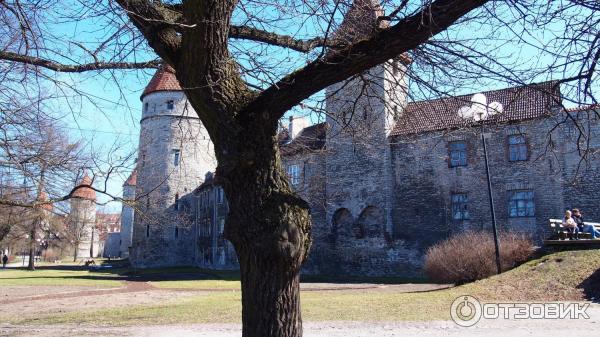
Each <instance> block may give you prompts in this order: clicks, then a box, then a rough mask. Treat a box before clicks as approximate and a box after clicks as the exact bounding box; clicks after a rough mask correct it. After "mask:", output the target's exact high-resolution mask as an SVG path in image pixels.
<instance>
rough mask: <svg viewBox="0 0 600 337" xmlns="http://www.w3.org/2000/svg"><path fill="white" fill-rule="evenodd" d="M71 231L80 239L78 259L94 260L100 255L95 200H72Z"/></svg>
mask: <svg viewBox="0 0 600 337" xmlns="http://www.w3.org/2000/svg"><path fill="white" fill-rule="evenodd" d="M69 225H70V226H71V230H72V232H73V233H75V234H76V235H77V236H78V237H79V244H78V247H77V258H78V259H83V258H93V257H96V255H97V254H98V253H99V245H98V241H99V235H98V231H97V230H96V228H95V227H96V203H95V201H94V200H89V199H82V198H72V199H71V211H70V213H69Z"/></svg>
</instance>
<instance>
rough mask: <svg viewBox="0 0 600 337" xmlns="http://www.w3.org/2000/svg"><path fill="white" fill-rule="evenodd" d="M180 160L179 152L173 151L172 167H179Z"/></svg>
mask: <svg viewBox="0 0 600 337" xmlns="http://www.w3.org/2000/svg"><path fill="white" fill-rule="evenodd" d="M180 158H181V150H179V149H174V150H173V165H174V166H179V160H180Z"/></svg>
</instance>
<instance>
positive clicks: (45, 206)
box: [38, 190, 53, 212]
mask: <svg viewBox="0 0 600 337" xmlns="http://www.w3.org/2000/svg"><path fill="white" fill-rule="evenodd" d="M38 201H41V202H44V201H48V195H47V194H46V192H44V191H43V190H42V191H41V192H40V196H39V198H38ZM41 208H42V209H43V210H46V211H49V212H52V209H53V207H52V204H43V205H42V206H41Z"/></svg>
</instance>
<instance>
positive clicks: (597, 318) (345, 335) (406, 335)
mask: <svg viewBox="0 0 600 337" xmlns="http://www.w3.org/2000/svg"><path fill="white" fill-rule="evenodd" d="M588 314H589V315H590V319H589V320H586V319H582V320H578V321H567V320H488V321H480V322H479V323H478V324H477V325H475V326H474V327H470V328H463V327H459V326H458V325H456V324H454V323H453V322H448V321H433V322H377V323H369V322H307V323H305V324H304V331H305V332H304V337H368V336H374V337H375V336H376V337H392V336H394V337H396V336H397V337H400V336H402V337H413V336H414V337H440V336H442V337H459V336H460V337H507V336H510V337H531V336H534V337H535V336H540V337H554V336H556V337H564V336H598V335H600V305H593V306H592V307H591V308H590V309H589V310H588ZM0 336H32V337H42V336H43V337H49V336H52V337H54V336H132V337H141V336H144V337H159V336H160V337H162V336H176V337H188V336H196V337H239V336H241V326H240V325H239V324H196V325H165V326H128V327H114V328H111V327H91V326H87V327H86V326H73V325H56V326H49V327H43V328H41V327H22V326H19V327H16V326H7V325H0Z"/></svg>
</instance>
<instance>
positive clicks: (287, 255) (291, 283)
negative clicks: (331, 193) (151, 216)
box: [217, 133, 311, 337]
mask: <svg viewBox="0 0 600 337" xmlns="http://www.w3.org/2000/svg"><path fill="white" fill-rule="evenodd" d="M246 134H250V133H246ZM267 141H269V142H270V144H269V146H263V147H259V146H253V145H252V144H255V142H256V139H253V141H250V140H249V139H246V140H241V141H240V143H238V144H244V148H242V149H241V150H240V151H231V152H228V153H236V154H237V155H236V158H237V160H235V162H236V163H235V165H234V166H233V167H227V166H226V165H220V166H219V169H218V171H217V176H218V177H219V175H220V176H221V177H223V178H224V179H222V184H223V187H224V188H225V191H226V193H227V195H228V201H229V206H230V209H229V217H228V220H227V221H228V222H227V225H226V228H225V235H226V237H227V238H228V239H229V240H230V241H231V242H232V243H233V245H234V247H235V248H236V252H237V254H238V258H239V263H240V270H241V281H242V304H243V305H242V308H243V309H242V322H243V336H244V337H300V336H302V319H301V313H300V297H299V296H300V292H299V272H300V268H301V266H302V263H303V262H304V260H305V259H306V257H307V255H308V251H309V248H310V244H311V239H310V227H311V220H310V214H309V206H308V204H307V203H306V202H305V201H304V200H302V199H301V198H300V197H298V196H296V194H295V193H294V192H293V191H292V190H291V188H290V186H289V183H288V181H287V177H286V175H285V173H283V170H282V167H281V162H280V158H279V154H278V151H277V145H276V143H275V137H274V136H267ZM259 149H261V150H263V151H265V150H264V149H268V150H266V151H265V153H262V154H261V153H258V152H259V151H260V150H259ZM226 152H227V151H226ZM248 156H257V157H262V158H260V159H257V160H249V159H248ZM223 159H224V158H223ZM220 162H221V163H230V162H231V161H228V160H227V159H224V160H222V161H220Z"/></svg>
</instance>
